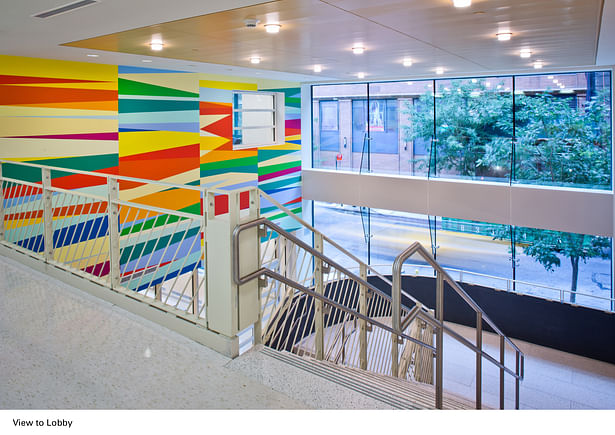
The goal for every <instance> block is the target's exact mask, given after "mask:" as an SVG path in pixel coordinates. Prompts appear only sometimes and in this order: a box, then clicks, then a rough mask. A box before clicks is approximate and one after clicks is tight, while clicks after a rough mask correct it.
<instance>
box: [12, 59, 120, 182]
mask: <svg viewBox="0 0 615 435" xmlns="http://www.w3.org/2000/svg"><path fill="white" fill-rule="evenodd" d="M117 104H118V102H117V66H111V65H99V64H88V63H80V62H67V61H59V60H46V59H32V58H22V57H13V56H0V156H1V157H2V158H4V159H10V160H16V161H22V162H30V163H37V164H41V165H49V166H55V167H60V168H71V169H80V170H85V171H93V172H103V173H112V174H114V173H117V170H118V119H117ZM4 175H5V176H7V177H15V178H21V179H24V180H28V181H33V182H40V171H37V170H28V171H24V170H23V169H22V170H20V171H19V173H16V170H15V168H14V167H11V166H8V167H5V168H4ZM66 175H67V174H66V173H62V172H59V171H58V172H55V171H54V173H53V174H52V176H53V178H54V182H53V184H54V186H57V187H62V188H65V189H76V188H86V190H96V188H95V187H92V185H96V184H100V180H99V179H93V178H88V177H83V176H66ZM90 187H92V188H90ZM88 188H89V189H88Z"/></svg>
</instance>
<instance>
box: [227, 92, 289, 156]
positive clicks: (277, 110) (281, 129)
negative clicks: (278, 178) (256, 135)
mask: <svg viewBox="0 0 615 435" xmlns="http://www.w3.org/2000/svg"><path fill="white" fill-rule="evenodd" d="M246 94H257V95H271V96H272V97H273V109H268V108H263V109H243V108H242V109H239V108H237V107H236V105H235V101H236V96H237V95H246ZM284 99H285V95H284V92H271V91H244V90H234V91H233V100H232V101H233V103H232V106H233V107H232V123H233V124H232V138H233V139H232V142H233V150H242V149H250V148H261V147H267V146H275V145H283V144H284V143H285V141H286V133H285V129H286V128H285V110H284V109H285V108H284ZM263 112H266V113H272V114H273V117H272V121H273V123H272V124H271V125H262V126H249V127H244V126H243V125H241V126H240V125H236V124H235V114H236V113H263ZM257 128H261V129H262V128H270V129H271V130H272V135H273V141H272V142H264V143H248V144H244V143H235V140H236V136H235V132H236V131H243V130H250V129H257Z"/></svg>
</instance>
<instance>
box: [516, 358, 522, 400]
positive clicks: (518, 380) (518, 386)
mask: <svg viewBox="0 0 615 435" xmlns="http://www.w3.org/2000/svg"><path fill="white" fill-rule="evenodd" d="M515 366H516V367H515V373H516V374H517V377H516V378H515V409H519V389H520V383H521V381H520V379H519V375H520V367H519V366H520V355H519V351H516V352H515Z"/></svg>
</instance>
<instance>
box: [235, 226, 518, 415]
mask: <svg viewBox="0 0 615 435" xmlns="http://www.w3.org/2000/svg"><path fill="white" fill-rule="evenodd" d="M260 225H263V226H266V227H269V228H270V229H272V230H273V231H275V232H277V233H278V234H279V235H281V236H283V237H285V238H287V239H288V240H291V241H292V242H293V243H295V244H297V245H298V246H300V247H301V248H303V249H305V250H306V251H307V252H309V253H310V254H312V255H313V256H314V257H315V258H318V259H320V260H322V261H323V262H324V263H327V264H329V265H332V266H334V267H335V268H337V269H339V270H340V271H341V272H343V273H345V274H346V275H347V276H348V277H349V278H351V279H352V280H355V281H357V282H358V283H359V284H361V285H363V286H365V287H367V288H369V289H370V290H372V291H375V292H377V293H379V294H381V295H382V296H384V297H385V298H387V299H392V298H393V295H391V297H389V296H388V295H386V294H385V293H383V292H382V291H381V290H380V289H378V288H376V287H374V286H373V285H371V284H370V283H368V282H367V281H366V280H363V279H362V278H360V277H359V276H357V275H355V274H354V273H352V272H350V271H349V270H348V269H347V268H345V267H343V266H341V265H339V264H338V263H337V262H335V261H334V260H332V259H330V258H329V257H327V256H326V255H324V254H323V253H321V252H319V251H318V250H316V249H314V248H312V247H311V246H310V245H308V244H307V243H305V242H304V241H302V240H301V239H299V238H298V237H296V236H294V235H292V234H291V233H289V232H288V231H285V230H284V229H282V228H281V227H279V226H278V225H276V224H274V223H273V222H271V221H270V220H268V219H267V218H259V219H255V220H252V221H250V222H245V223H242V224H239V225H237V226H236V227H235V229H234V230H233V237H232V239H233V242H232V243H233V245H232V249H231V255H232V264H233V267H232V275H233V281H234V282H235V284H237V285H243V284H246V283H247V282H249V281H252V280H254V279H258V278H260V277H263V276H268V277H270V278H272V279H274V280H276V281H279V282H281V283H283V284H285V285H287V286H289V287H291V288H294V289H296V290H299V291H301V292H303V293H305V294H308V295H310V296H312V297H314V298H316V299H318V300H320V301H322V302H323V303H325V304H328V305H331V306H333V307H335V308H337V309H339V310H341V311H343V312H346V313H349V314H352V315H353V316H356V317H357V318H359V319H361V320H365V321H367V322H368V323H369V324H372V325H375V326H378V327H380V328H382V329H384V330H385V331H388V332H390V333H392V334H394V335H396V336H397V337H401V338H404V339H406V340H409V341H411V342H413V343H416V344H418V345H419V346H422V347H425V348H427V349H429V350H431V351H432V353H433V354H434V355H436V357H437V356H438V355H441V354H442V353H441V346H442V344H441V343H440V345H439V346H438V345H436V347H434V346H431V345H428V344H426V343H424V342H422V341H420V340H417V339H415V338H413V337H410V336H409V335H407V334H405V333H404V332H403V330H401V328H399V327H398V328H396V327H395V325H393V326H392V327H391V326H388V325H385V324H383V323H381V322H379V321H377V320H375V319H372V318H370V317H368V316H366V315H363V314H361V313H359V312H357V311H355V310H352V309H350V308H348V307H345V306H344V305H341V304H339V303H338V302H336V301H334V300H331V299H329V298H328V297H326V296H324V295H322V294H319V293H317V292H316V291H314V290H312V289H310V288H307V287H305V286H303V285H301V284H299V283H297V282H295V281H294V280H292V279H290V278H288V277H285V276H283V275H281V274H279V273H277V272H275V271H272V270H270V269H268V268H266V267H261V268H259V269H258V270H256V271H254V272H251V273H248V274H247V275H245V276H241V274H240V261H239V252H240V250H239V235H240V233H241V232H243V231H245V230H247V229H250V228H254V227H258V226H260ZM417 244H418V246H416V245H417ZM410 248H412V249H410ZM410 248H408V249H407V250H406V251H404V253H408V252H410V254H408V256H409V255H412V253H415V252H421V253H425V254H427V255H429V254H428V253H427V251H425V249H424V248H423V247H422V245H420V243H418V242H417V243H415V244H413V245H412V246H411V247H410ZM404 253H402V254H404ZM400 255H401V254H400ZM398 258H400V257H398ZM406 258H407V257H406ZM426 259H427V260H428V261H430V260H429V259H428V258H426ZM396 261H397V259H396ZM432 262H433V264H434V265H435V266H436V267H437V268H438V269H440V270H442V271H443V275H442V277H443V278H445V279H446V280H447V282H451V281H452V282H454V281H453V280H452V278H450V276H448V275H447V274H446V272H445V271H444V270H443V269H442V268H441V266H440V265H438V264H437V263H435V260H433V259H431V261H430V263H432ZM400 264H401V263H400ZM393 282H394V283H396V280H395V275H394V281H393ZM396 284H399V282H397V283H396ZM454 285H456V283H454ZM457 287H458V286H457ZM397 290H398V291H397V293H398V294H401V289H400V288H399V287H398V288H397ZM459 290H460V291H461V293H460V295H461V296H462V297H464V295H465V296H466V297H467V301H468V303H470V304H471V305H472V306H473V307H476V308H477V309H478V310H479V311H480V312H481V313H482V310H481V309H480V307H478V305H477V304H476V303H475V302H474V301H473V300H472V299H471V298H470V296H469V295H467V294H466V293H465V292H464V291H463V289H461V288H459ZM393 291H395V288H393ZM400 299H401V298H400ZM464 299H465V298H464ZM401 306H402V305H401V300H400V301H399V303H398V307H397V310H398V311H397V312H401ZM417 306H419V307H420V310H418V312H417V311H412V313H411V316H413V317H414V318H418V319H421V320H423V321H425V322H427V323H429V324H430V325H432V326H433V327H435V328H437V329H438V330H439V331H446V332H447V333H448V334H449V335H450V336H451V337H453V338H454V339H455V340H457V341H459V342H460V343H462V344H463V345H464V346H466V347H468V348H469V349H471V350H472V351H474V352H475V353H476V354H477V356H478V357H480V358H485V359H487V360H488V361H489V362H491V363H492V364H494V365H495V366H496V367H498V368H499V369H500V371H501V372H502V373H504V372H505V373H508V374H509V375H511V376H513V377H514V378H515V379H516V380H517V382H518V381H519V380H521V379H523V368H521V372H520V373H516V372H514V371H512V370H511V369H509V368H508V367H506V365H505V364H504V361H497V360H496V359H495V358H494V357H492V356H491V355H489V354H488V353H486V352H485V351H483V350H482V348H479V347H477V346H475V345H474V344H472V343H471V342H470V341H468V340H467V339H466V338H464V337H463V336H461V335H460V334H459V333H457V332H456V331H454V330H453V329H451V328H450V327H449V326H447V325H446V324H445V323H444V320H443V319H436V318H435V317H433V316H432V315H431V313H430V312H429V311H428V310H427V309H426V308H425V307H424V306H423V305H422V304H421V303H420V302H419V303H418V304H417ZM404 308H406V309H407V307H404ZM393 312H396V311H395V305H394V306H393ZM485 319H486V320H487V322H488V323H489V325H490V326H491V325H493V322H492V321H491V320H490V319H489V318H488V317H487V316H486V315H485ZM493 327H494V330H495V331H497V332H498V333H499V335H500V337H504V338H506V339H507V340H508V341H509V343H510V344H511V345H512V346H513V347H514V349H515V350H516V351H517V352H518V353H519V354H520V355H521V364H522V366H523V361H524V359H523V357H524V355H523V353H522V352H521V351H520V350H519V348H518V347H517V346H516V345H515V344H514V343H512V342H510V340H509V339H508V337H505V336H504V335H503V334H502V333H501V331H500V330H499V329H498V328H497V327H495V325H493ZM438 349H440V352H439V351H438ZM438 391H439V394H438ZM438 395H439V396H440V397H438ZM441 396H442V379H441V378H439V379H438V377H437V378H436V405H437V407H441V406H442V397H441ZM517 398H518V394H517ZM438 403H439V406H438ZM516 405H517V408H518V400H517V401H516ZM477 407H479V405H478V406H477Z"/></svg>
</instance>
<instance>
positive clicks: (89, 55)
mask: <svg viewBox="0 0 615 435" xmlns="http://www.w3.org/2000/svg"><path fill="white" fill-rule="evenodd" d="M87 56H88V57H98V54H88V55H87Z"/></svg>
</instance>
